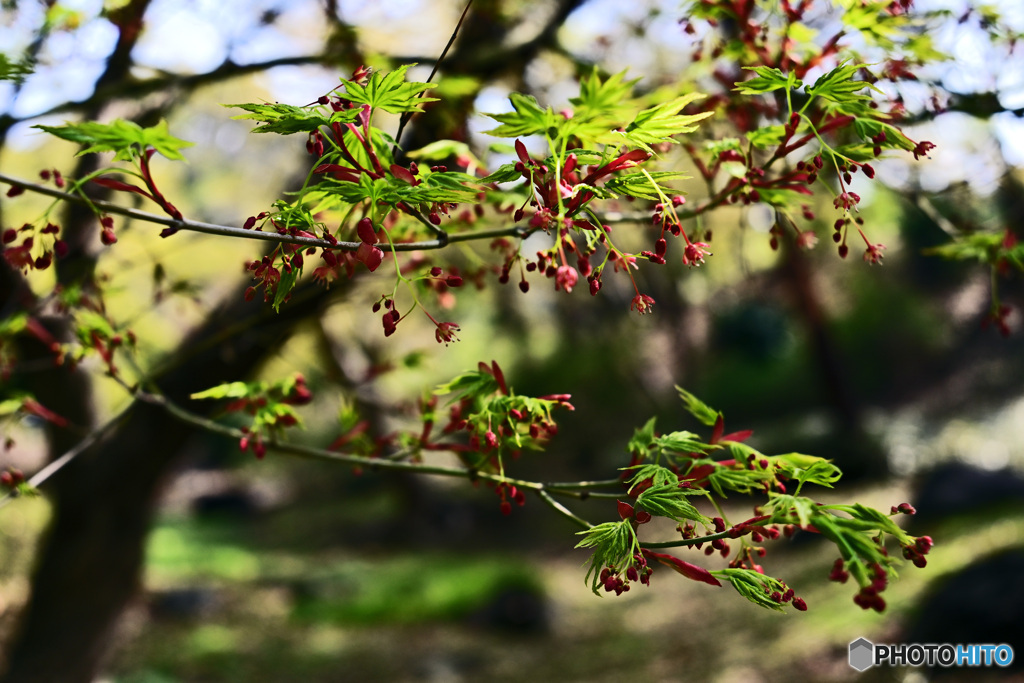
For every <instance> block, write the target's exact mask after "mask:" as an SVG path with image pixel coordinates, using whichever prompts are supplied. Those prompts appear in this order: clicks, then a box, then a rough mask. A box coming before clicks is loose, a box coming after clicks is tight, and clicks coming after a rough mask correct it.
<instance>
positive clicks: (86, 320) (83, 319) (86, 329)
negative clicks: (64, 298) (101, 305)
mask: <svg viewBox="0 0 1024 683" xmlns="http://www.w3.org/2000/svg"><path fill="white" fill-rule="evenodd" d="M75 328H76V331H77V333H78V336H79V337H81V338H82V339H85V340H88V343H89V344H91V343H92V339H91V337H92V333H93V332H95V333H96V334H98V335H99V336H100V337H102V338H103V339H110V338H111V337H113V336H114V335H116V334H117V332H116V331H115V330H114V328H113V326H112V325H111V324H110V321H109V320H107V319H106V318H104V317H103V316H102V315H101V314H99V313H97V312H96V311H87V310H82V309H79V310H78V311H76V312H75Z"/></svg>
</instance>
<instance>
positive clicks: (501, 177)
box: [480, 164, 523, 183]
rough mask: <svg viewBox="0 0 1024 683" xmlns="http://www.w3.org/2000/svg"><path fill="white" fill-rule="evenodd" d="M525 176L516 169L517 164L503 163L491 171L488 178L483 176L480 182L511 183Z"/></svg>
mask: <svg viewBox="0 0 1024 683" xmlns="http://www.w3.org/2000/svg"><path fill="white" fill-rule="evenodd" d="M522 177H523V174H522V173H520V172H519V171H517V170H516V165H515V164H502V165H501V166H499V167H498V169H497V170H496V171H494V173H491V174H490V175H489V176H487V177H486V178H483V179H482V180H481V181H480V182H482V183H509V182H512V181H513V180H519V179H520V178H522Z"/></svg>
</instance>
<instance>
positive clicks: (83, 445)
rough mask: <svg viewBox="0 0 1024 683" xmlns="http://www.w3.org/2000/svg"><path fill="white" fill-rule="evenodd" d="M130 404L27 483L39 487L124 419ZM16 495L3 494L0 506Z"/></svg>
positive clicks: (15, 493)
mask: <svg viewBox="0 0 1024 683" xmlns="http://www.w3.org/2000/svg"><path fill="white" fill-rule="evenodd" d="M132 405H134V401H133V402H132V403H130V404H128V406H127V407H126V408H125V409H124V410H122V411H121V412H120V413H118V414H117V415H115V416H114V417H112V418H110V419H109V420H108V421H107V422H106V423H105V424H103V425H101V426H99V427H97V428H96V429H94V430H92V431H91V432H89V434H87V435H86V437H85V438H84V439H82V440H81V441H79V442H78V445H77V446H75V447H74V448H72V449H71V450H69V451H67V452H66V453H64V455H62V456H60V457H59V458H57V459H56V460H54V461H53V462H51V463H50V464H48V465H47V466H46V467H44V468H43V469H41V470H39V471H38V472H36V473H35V474H34V475H33V476H32V477H31V478H30V479H29V480H28V482H27V483H28V484H29V485H30V486H32V487H33V488H39V486H40V485H42V483H43V482H45V481H46V480H47V479H49V478H50V477H52V476H53V475H55V474H56V473H57V472H59V471H60V470H61V469H63V468H64V466H65V465H67V464H68V463H70V462H71V461H72V460H74V459H75V458H77V457H78V456H79V455H81V454H82V453H84V452H85V451H87V450H88V449H89V447H90V446H92V445H93V444H94V443H96V442H97V441H99V440H100V439H102V438H103V436H104V435H106V434H107V432H109V431H110V430H111V429H113V428H114V427H116V426H117V425H119V424H120V423H121V421H122V420H124V418H125V417H127V415H128V411H129V410H131V408H132ZM17 497H19V494H18V492H17V491H12V492H10V493H8V494H7V495H5V496H3V497H2V498H0V508H2V507H4V506H6V505H8V504H9V503H10V502H11V501H12V500H13V499H14V498H17Z"/></svg>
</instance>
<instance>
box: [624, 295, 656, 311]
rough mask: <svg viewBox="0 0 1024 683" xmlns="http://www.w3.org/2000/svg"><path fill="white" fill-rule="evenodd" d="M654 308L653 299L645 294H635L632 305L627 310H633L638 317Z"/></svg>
mask: <svg viewBox="0 0 1024 683" xmlns="http://www.w3.org/2000/svg"><path fill="white" fill-rule="evenodd" d="M653 307H654V298H653V297H650V296H648V295H646V294H637V295H636V296H634V297H633V303H632V305H631V306H630V307H629V310H631V311H633V310H635V311H636V312H637V313H639V314H640V315H643V314H644V313H650V312H651V308H653Z"/></svg>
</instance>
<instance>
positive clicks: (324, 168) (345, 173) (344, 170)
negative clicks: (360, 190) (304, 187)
mask: <svg viewBox="0 0 1024 683" xmlns="http://www.w3.org/2000/svg"><path fill="white" fill-rule="evenodd" d="M313 173H332V174H334V177H335V178H337V179H338V180H348V181H350V182H353V183H354V182H358V181H359V172H358V171H356V170H355V169H354V168H349V167H348V166H339V165H338V164H320V165H319V166H317V167H316V168H314V169H313Z"/></svg>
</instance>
